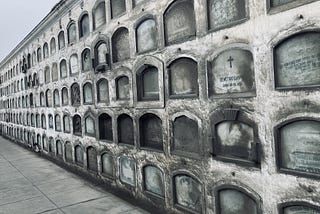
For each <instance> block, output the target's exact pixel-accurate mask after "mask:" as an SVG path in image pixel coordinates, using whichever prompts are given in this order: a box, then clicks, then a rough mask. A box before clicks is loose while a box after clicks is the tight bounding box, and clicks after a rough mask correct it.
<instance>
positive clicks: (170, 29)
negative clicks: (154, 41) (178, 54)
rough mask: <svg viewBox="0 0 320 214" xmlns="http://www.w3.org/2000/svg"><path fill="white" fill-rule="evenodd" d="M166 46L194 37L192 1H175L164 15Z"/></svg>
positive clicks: (194, 21) (194, 22)
mask: <svg viewBox="0 0 320 214" xmlns="http://www.w3.org/2000/svg"><path fill="white" fill-rule="evenodd" d="M164 25H165V27H164V28H165V42H166V45H170V44H173V43H178V42H181V41H184V40H186V39H189V38H191V37H194V36H196V20H195V14H194V8H193V1H192V0H180V1H179V0H176V1H175V2H174V3H172V4H171V5H170V6H169V8H168V9H166V11H165V13H164Z"/></svg>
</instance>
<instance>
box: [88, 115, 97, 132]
mask: <svg viewBox="0 0 320 214" xmlns="http://www.w3.org/2000/svg"><path fill="white" fill-rule="evenodd" d="M86 133H87V134H95V128H94V120H93V118H91V117H87V118H86Z"/></svg>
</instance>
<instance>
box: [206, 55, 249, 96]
mask: <svg viewBox="0 0 320 214" xmlns="http://www.w3.org/2000/svg"><path fill="white" fill-rule="evenodd" d="M208 66H209V69H208V72H209V74H208V77H209V81H208V82H209V96H219V95H227V96H228V95H230V94H235V93H245V94H248V93H250V92H251V93H254V91H255V83H254V70H253V68H254V66H253V56H252V53H251V52H250V51H248V50H242V49H231V50H226V51H223V52H222V53H220V54H219V55H218V56H217V57H216V58H215V59H214V60H213V61H211V62H209V63H208ZM245 94H243V95H245ZM239 96H241V95H239Z"/></svg>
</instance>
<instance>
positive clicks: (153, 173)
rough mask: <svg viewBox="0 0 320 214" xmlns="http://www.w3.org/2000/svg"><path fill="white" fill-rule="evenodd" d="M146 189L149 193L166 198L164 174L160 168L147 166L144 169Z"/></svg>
mask: <svg viewBox="0 0 320 214" xmlns="http://www.w3.org/2000/svg"><path fill="white" fill-rule="evenodd" d="M143 178H144V188H145V190H146V191H147V192H148V193H151V194H152V195H155V196H158V197H159V196H160V197H164V182H163V173H162V172H161V170H160V169H159V168H158V167H155V166H146V167H144V168H143Z"/></svg>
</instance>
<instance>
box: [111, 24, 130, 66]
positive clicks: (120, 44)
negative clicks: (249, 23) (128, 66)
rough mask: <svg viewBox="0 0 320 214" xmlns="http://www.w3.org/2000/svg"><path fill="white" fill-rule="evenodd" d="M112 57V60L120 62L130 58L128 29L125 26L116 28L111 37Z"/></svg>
mask: <svg viewBox="0 0 320 214" xmlns="http://www.w3.org/2000/svg"><path fill="white" fill-rule="evenodd" d="M111 41H112V59H113V62H120V61H123V60H126V59H129V58H130V51H129V49H130V48H128V47H130V43H129V31H128V29H127V28H125V27H121V28H119V29H117V30H116V31H115V32H114V34H113V36H112V38H111Z"/></svg>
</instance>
